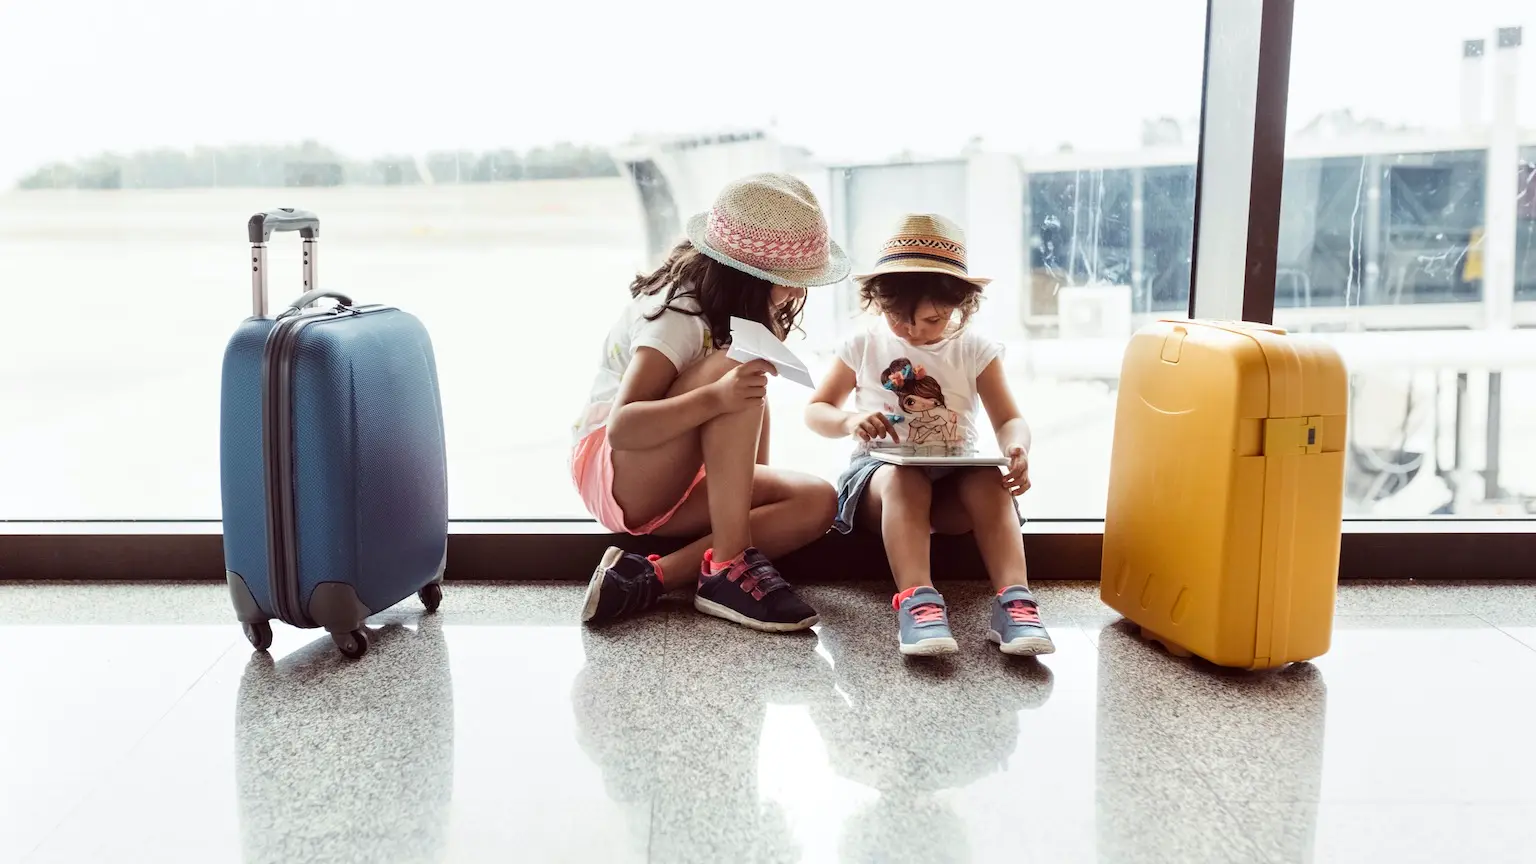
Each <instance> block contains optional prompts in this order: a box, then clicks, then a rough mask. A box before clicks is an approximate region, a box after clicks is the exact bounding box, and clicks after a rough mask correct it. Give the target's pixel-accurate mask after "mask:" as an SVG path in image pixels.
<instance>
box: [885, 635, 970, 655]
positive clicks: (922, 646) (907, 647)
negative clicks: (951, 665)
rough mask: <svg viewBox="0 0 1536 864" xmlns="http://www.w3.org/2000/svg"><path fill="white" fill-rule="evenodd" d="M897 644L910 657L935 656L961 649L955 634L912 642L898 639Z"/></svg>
mask: <svg viewBox="0 0 1536 864" xmlns="http://www.w3.org/2000/svg"><path fill="white" fill-rule="evenodd" d="M897 645H898V647H900V648H901V653H903V654H905V655H907V656H908V657H933V656H935V655H938V654H954V653H956V652H958V651H959V650H960V645H959V644H958V643H956V642H955V639H954V637H953V636H930V637H929V638H927V639H919V640H918V641H916V642H911V643H907V642H901V641H899V640H898V642H897Z"/></svg>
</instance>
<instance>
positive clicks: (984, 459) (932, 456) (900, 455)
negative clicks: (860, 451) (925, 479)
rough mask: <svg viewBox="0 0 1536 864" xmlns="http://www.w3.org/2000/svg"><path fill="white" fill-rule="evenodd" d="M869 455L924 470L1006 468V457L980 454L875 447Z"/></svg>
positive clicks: (893, 463)
mask: <svg viewBox="0 0 1536 864" xmlns="http://www.w3.org/2000/svg"><path fill="white" fill-rule="evenodd" d="M869 455H871V456H873V457H875V458H876V459H879V460H880V461H881V462H889V463H890V464H892V465H910V466H915V467H924V468H939V467H944V466H951V467H955V468H960V467H965V466H970V465H991V466H996V467H1006V466H1007V465H1008V458H1007V457H1006V456H986V455H983V454H980V453H958V454H950V453H937V452H928V453H925V452H923V451H922V450H913V449H904V448H900V447H875V448H871V449H870V451H869Z"/></svg>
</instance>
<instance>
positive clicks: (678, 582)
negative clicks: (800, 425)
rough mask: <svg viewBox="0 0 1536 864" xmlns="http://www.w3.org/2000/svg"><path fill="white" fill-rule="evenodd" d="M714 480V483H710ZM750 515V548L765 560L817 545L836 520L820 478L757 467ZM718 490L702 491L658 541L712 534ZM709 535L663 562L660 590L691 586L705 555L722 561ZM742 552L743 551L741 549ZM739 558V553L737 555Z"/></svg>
mask: <svg viewBox="0 0 1536 864" xmlns="http://www.w3.org/2000/svg"><path fill="white" fill-rule="evenodd" d="M711 479H713V478H711ZM751 482H752V509H751V511H750V512H749V514H748V517H749V520H750V531H751V536H752V542H753V545H755V546H756V547H757V548H758V550H759V551H761V552H762V553H763V554H764V555H767V556H768V557H769V558H773V557H776V556H779V555H784V554H787V553H790V552H793V551H795V550H797V549H800V548H803V547H805V546H808V545H810V544H811V543H813V542H815V541H816V540H817V539H818V538H820V537H821V535H823V534H825V533H827V528H828V527H830V526H831V524H832V519H833V518H834V517H835V516H836V515H837V493H836V492H835V491H834V490H833V489H832V486H831V484H829V483H827V482H826V481H825V480H822V479H821V478H819V477H812V476H810V475H808V474H800V473H797V472H794V471H782V470H779V469H777V468H770V467H768V466H767V465H758V466H756V468H755V471H754V473H753V478H752V481H751ZM715 488H717V487H716V485H715V484H713V483H711V484H709V488H707V489H706V488H705V487H703V486H700V487H699V488H698V489H696V490H694V493H693V494H692V495H690V496H688V500H687V502H685V503H684V504H683V506H682V507H681V508H679V509H678V511H677V513H676V514H675V515H673V517H672V518H671V519H670V520H668V521H667V524H665V525H663V526H661V527H660V528H659V529H657V531H656V533H657V535H658V536H662V537H698V536H699V535H700V534H701V533H704V532H707V531H709V530H710V525H711V521H712V519H713V517H712V515H711V512H712V511H713V509H714V508H713V498H714V490H715ZM716 536H718V532H717V533H716V534H707V535H706V536H704V537H700V538H699V539H698V540H695V541H693V542H692V543H689V544H688V545H687V546H684V547H683V548H681V549H679V550H677V551H676V552H673V553H672V554H671V555H667V556H666V557H664V558H662V559H661V575H662V581H663V584H664V585H665V586H666V587H667V589H668V590H671V589H674V588H682V587H687V586H692V585H693V584H694V582H695V581H696V580H697V579H698V576H699V568H700V566H701V565H702V564H703V562H704V552H705V550H708V549H711V548H713V549H715V550H716V551H717V552H718V553H719V554H717V555H716V556H715V557H716V558H717V559H718V560H721V561H725V560H729V559H730V558H731V557H734V556H728V555H726V554H725V551H724V550H725V549H726V547H725V546H723V545H716V544H715V537H716ZM743 548H745V547H743ZM738 554H739V553H738Z"/></svg>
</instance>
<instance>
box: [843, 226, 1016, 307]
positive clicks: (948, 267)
mask: <svg viewBox="0 0 1536 864" xmlns="http://www.w3.org/2000/svg"><path fill="white" fill-rule="evenodd" d="M886 273H947V274H948V275H950V276H955V277H957V278H960V279H964V280H965V281H967V282H969V283H971V284H972V285H975V286H976V287H977V288H985V287H986V286H987V285H988V283H990V282H991V281H992V280H991V279H984V278H981V277H978V276H972V275H971V274H970V271H969V270H968V269H966V263H965V232H964V231H962V230H961V229H960V226H959V225H956V224H955V223H953V222H951V221H949V220H948V219H945V218H944V217H943V216H940V215H938V214H937V213H908V214H907V215H905V216H903V217H901V222H900V223H899V224H898V225H897V226H896V230H895V231H894V232H893V233H892V234H891V237H890V239H888V240H886V241H885V245H884V246H882V247H880V257H879V258H878V259H876V261H875V269H873V270H871V271H869V272H868V273H860V274H859V275H857V276H855V277H853V278H854V279H856V280H858V281H860V282H863V281H865V280H867V279H872V278H874V277H876V276H880V275H883V274H886Z"/></svg>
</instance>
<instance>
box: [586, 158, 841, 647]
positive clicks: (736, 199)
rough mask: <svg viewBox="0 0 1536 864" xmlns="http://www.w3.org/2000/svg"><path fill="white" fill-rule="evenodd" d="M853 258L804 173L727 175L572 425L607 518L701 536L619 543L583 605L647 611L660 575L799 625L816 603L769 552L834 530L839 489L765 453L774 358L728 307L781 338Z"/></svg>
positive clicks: (626, 612)
mask: <svg viewBox="0 0 1536 864" xmlns="http://www.w3.org/2000/svg"><path fill="white" fill-rule="evenodd" d="M847 275H848V259H847V257H846V256H845V255H844V254H843V251H842V250H841V249H839V248H838V246H837V244H835V243H832V242H830V241H829V240H828V237H827V223H826V219H825V217H824V216H823V215H822V212H821V207H820V205H819V204H818V203H817V201H816V196H815V195H814V194H812V192H811V190H810V189H809V188H808V187H807V186H806V185H805V184H804V183H802V182H800V181H799V180H797V179H795V178H794V177H789V176H785V175H779V174H758V175H754V176H751V177H747V178H744V179H742V180H739V181H737V182H735V183H732V184H730V185H729V186H727V187H726V188H725V189H724V190H723V191H722V192H721V193H720V196H719V198H718V199H716V201H715V204H714V206H713V207H712V208H711V209H710V210H709V211H708V212H706V213H701V214H699V215H697V216H695V217H693V218H692V219H691V220H689V222H688V238H687V239H686V240H685V241H683V242H682V243H680V244H678V246H677V247H676V248H675V249H673V250H672V253H671V256H670V257H669V258H668V259H667V261H666V263H665V264H663V265H662V266H661V268H660V269H658V270H656V271H655V272H654V273H651V274H649V275H641V276H639V277H637V278H636V279H635V281H634V282H633V283H632V284H631V285H630V286H629V291H630V294H631V295H633V297H634V300H633V301H632V302H631V303H630V304H629V306H628V307H627V308H626V309H625V310H624V312H623V313H622V314H621V315H620V316H619V320H618V321H617V322H616V323H615V324H614V325H613V328H612V329H611V330H609V331H608V334H607V336H606V337H605V338H604V342H603V349H602V355H601V356H602V359H601V363H600V365H599V368H598V373H597V378H596V381H595V382H594V384H593V386H592V394H591V397H590V398H589V399H588V400H587V407H586V409H585V410H584V411H583V412H582V415H581V417H580V419H579V420H578V421H577V423H576V428H575V448H574V451H573V454H572V459H571V479H572V480H573V481H574V482H575V484H576V488H577V490H578V491H579V492H580V493H581V497H582V500H583V501H584V502H585V503H586V506H587V509H588V510H590V511H591V513H592V515H593V516H594V517H596V518H597V520H598V521H599V522H600V523H602V524H603V525H604V526H605V527H607V528H608V529H609V530H610V531H614V532H617V533H628V534H654V535H657V536H661V537H681V538H687V539H689V540H691V541H692V542H691V543H689V544H688V545H687V546H684V547H683V548H682V549H680V550H678V551H677V552H674V553H672V554H671V555H667V556H665V557H659V556H654V555H653V556H650V557H643V556H640V555H635V554H631V553H625V552H623V551H621V550H619V549H617V548H611V549H609V550H608V551H607V553H606V554H605V555H604V556H603V559H602V562H601V563H600V564H599V565H598V566H597V570H596V572H595V573H593V575H592V582H591V584H590V585H589V586H588V588H587V595H586V602H585V605H584V607H583V608H582V613H581V618H582V620H583V621H589V622H602V621H612V620H616V619H619V618H624V617H628V616H631V615H635V614H637V613H639V612H643V611H645V610H647V609H649V608H651V607H653V606H655V605H656V603H657V602H659V600H660V599H661V595H662V593H663V592H664V591H667V590H670V589H673V588H680V587H683V586H687V585H693V586H696V594H695V598H694V605H695V607H696V608H698V609H699V610H700V611H701V612H705V613H707V614H710V615H715V616H718V617H720V618H724V619H726V620H728V621H734V622H736V623H738V624H743V625H745V626H747V627H751V628H754V629H757V630H764V631H770V632H780V631H790V630H803V629H805V628H808V627H810V626H811V625H813V624H815V623H816V621H817V617H816V612H815V610H813V609H812V608H811V607H810V606H809V605H807V604H806V603H805V601H804V600H802V599H801V598H800V597H799V595H797V594H796V593H795V591H794V589H793V588H791V587H790V586H789V584H788V583H786V582H785V581H784V578H783V577H782V576H781V575H780V574H779V572H778V570H777V569H775V568H774V565H773V563H772V561H771V560H770V557H769V556H773V555H782V554H784V553H787V552H792V551H794V550H795V549H798V548H800V547H802V546H804V545H806V544H808V543H810V542H811V541H813V540H815V539H817V538H818V537H820V536H822V535H823V534H825V533H826V531H827V527H828V525H830V524H831V522H832V517H833V512H834V510H835V508H836V505H837V498H836V495H835V494H834V492H833V490H832V487H831V486H829V485H828V484H827V483H826V482H824V481H822V480H820V479H818V478H815V477H811V476H808V475H803V474H795V473H792V472H789V471H782V470H779V469H776V468H770V467H768V464H767V463H768V409H767V406H766V405H765V404H764V401H763V398H764V395H765V393H766V390H767V386H768V381H767V375H768V373H769V372H771V371H772V367H771V366H770V365H769V364H768V363H766V362H764V361H761V360H759V361H753V362H752V363H748V364H746V365H740V364H738V363H736V362H735V361H733V360H730V359H729V358H727V357H726V352H725V351H723V350H721V349H723V348H725V347H726V346H727V345H728V344H729V343H730V340H731V329H730V319H731V317H732V316H736V317H739V318H745V319H748V320H752V321H756V322H758V323H760V324H763V325H764V326H766V327H767V328H768V329H769V330H771V331H772V332H773V333H775V334H776V335H777V336H778V337H779V338H780V339H783V338H784V337H785V336H787V335H788V334H789V332H790V330H792V329H794V328H795V327H796V325H797V324H798V323H799V319H800V313H801V310H802V309H803V307H804V305H805V289H806V288H809V287H812V286H818V285H828V284H832V283H834V282H839V281H842V280H843V279H844V278H845V277H846V276H847Z"/></svg>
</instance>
